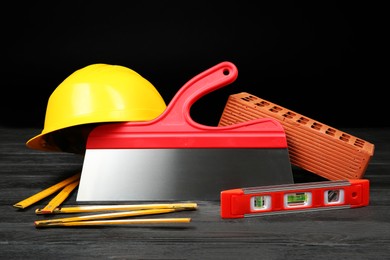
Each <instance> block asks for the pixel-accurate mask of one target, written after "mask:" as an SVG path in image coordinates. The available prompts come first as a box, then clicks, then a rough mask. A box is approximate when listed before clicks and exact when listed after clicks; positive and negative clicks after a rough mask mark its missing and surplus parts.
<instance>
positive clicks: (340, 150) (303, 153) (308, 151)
mask: <svg viewBox="0 0 390 260" xmlns="http://www.w3.org/2000/svg"><path fill="white" fill-rule="evenodd" d="M259 118H273V119H275V120H278V121H279V122H280V123H281V124H282V125H283V128H284V129H285V132H286V136H287V143H288V148H289V155H290V160H291V164H292V165H295V166H297V167H299V168H302V169H304V170H307V171H309V172H311V173H314V174H316V175H319V176H321V177H323V178H325V179H328V180H345V179H361V178H363V177H364V174H365V172H366V170H367V167H368V165H369V162H370V161H371V158H372V157H373V155H374V148H375V147H374V145H373V144H372V143H370V142H367V141H365V140H363V139H361V138H358V137H356V136H353V135H351V134H348V133H345V132H343V131H340V130H338V129H336V128H333V127H330V126H328V125H326V124H323V123H320V122H318V121H315V120H313V119H311V118H308V117H306V116H303V115H301V114H298V113H296V112H294V111H291V110H289V109H286V108H284V107H282V106H280V105H277V104H275V103H272V102H270V101H267V100H264V99H262V98H259V97H257V96H255V95H252V94H249V93H247V92H242V93H238V94H233V95H230V96H229V98H228V101H227V103H226V105H225V108H224V110H223V113H222V116H221V118H220V121H219V123H218V125H219V126H228V125H234V124H237V123H242V122H246V121H249V120H254V119H259Z"/></svg>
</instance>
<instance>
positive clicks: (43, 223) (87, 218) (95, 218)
mask: <svg viewBox="0 0 390 260" xmlns="http://www.w3.org/2000/svg"><path fill="white" fill-rule="evenodd" d="M150 206H151V205H150ZM157 206H158V205H157ZM151 207H152V206H151ZM195 208H196V207H183V208H181V207H170V208H168V207H167V208H147V209H141V210H130V211H116V212H107V213H102V214H93V215H90V214H89V215H84V216H75V217H67V218H55V219H45V220H37V221H35V222H34V225H35V226H36V227H52V226H83V225H102V224H106V225H107V224H116V225H120V224H139V223H164V221H167V220H162V219H142V220H141V221H143V222H139V221H138V222H137V221H136V220H135V221H134V220H128V219H125V220H123V218H126V217H137V216H146V215H155V214H166V213H172V212H178V211H184V210H193V209H195ZM105 210H107V209H105ZM113 219H114V220H113ZM115 219H116V220H115ZM118 219H122V220H118ZM108 220H111V222H109V221H108ZM189 220H190V219H189V218H171V219H170V221H169V222H170V223H175V222H176V223H182V222H189Z"/></svg>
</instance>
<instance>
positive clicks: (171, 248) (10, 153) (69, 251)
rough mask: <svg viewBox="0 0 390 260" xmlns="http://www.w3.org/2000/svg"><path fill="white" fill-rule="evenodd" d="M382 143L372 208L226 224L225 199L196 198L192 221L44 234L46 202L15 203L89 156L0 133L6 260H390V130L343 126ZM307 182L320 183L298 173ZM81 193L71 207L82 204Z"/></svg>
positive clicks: (9, 131) (1, 236)
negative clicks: (40, 224)
mask: <svg viewBox="0 0 390 260" xmlns="http://www.w3.org/2000/svg"><path fill="white" fill-rule="evenodd" d="M343 131H345V132H347V133H350V134H353V135H355V136H357V137H360V138H362V139H364V140H367V141H369V142H371V143H373V144H375V154H374V157H373V159H372V161H371V163H370V164H369V167H368V169H367V172H366V175H365V178H367V179H369V180H370V184H371V187H370V205H369V206H367V207H363V208H356V209H342V210H330V211H322V212H306V213H295V214H286V215H274V216H263V217H255V218H246V219H231V220H226V219H221V218H220V216H219V201H196V202H197V203H198V205H199V207H198V209H197V210H196V211H183V212H176V213H170V214H169V215H167V216H166V217H190V218H192V221H191V223H182V224H159V225H153V226H152V225H139V226H106V227H67V228H47V229H37V228H36V227H35V226H34V221H35V220H39V219H45V218H49V217H47V216H40V215H36V214H35V209H36V208H40V207H43V206H45V205H46V203H48V202H49V200H50V198H47V199H44V200H42V201H40V202H38V203H37V204H34V205H33V206H30V207H28V208H26V209H23V210H22V209H16V208H14V207H13V206H12V205H13V204H15V203H16V202H19V201H21V200H22V199H25V198H27V197H29V196H31V195H33V194H34V193H37V192H39V191H41V190H42V189H45V188H47V187H49V186H51V185H53V184H55V183H57V182H59V181H61V180H63V179H65V178H66V177H68V176H70V175H72V174H74V173H75V172H76V171H78V170H80V169H81V166H82V162H83V158H82V157H81V156H77V155H73V154H65V153H47V152H40V151H36V150H31V149H28V148H26V146H25V142H26V141H27V140H28V139H29V138H31V137H33V136H34V135H36V134H38V133H39V130H38V129H23V128H4V127H2V128H0V141H1V142H0V144H1V146H0V178H1V181H0V210H1V216H0V219H1V222H0V225H1V226H0V255H1V258H2V259H95V258H103V259H111V258H113V259H116V258H119V259H330V258H332V259H389V255H390V129H389V128H372V129H360V128H359V129H343ZM294 178H296V180H297V181H299V182H305V181H312V180H316V179H317V177H316V176H313V175H312V174H310V173H306V172H303V171H300V170H299V169H294ZM76 192H77V190H76V191H75V192H74V193H72V195H71V196H70V197H69V198H68V200H66V201H65V202H64V205H76V204H77V203H76Z"/></svg>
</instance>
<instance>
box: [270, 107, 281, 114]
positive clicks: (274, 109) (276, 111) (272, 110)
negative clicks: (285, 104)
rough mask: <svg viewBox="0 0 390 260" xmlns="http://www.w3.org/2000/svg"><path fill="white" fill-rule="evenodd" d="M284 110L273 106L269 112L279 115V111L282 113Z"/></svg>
mask: <svg viewBox="0 0 390 260" xmlns="http://www.w3.org/2000/svg"><path fill="white" fill-rule="evenodd" d="M281 110H282V109H281V108H280V107H277V106H273V107H271V108H270V109H269V111H271V112H274V113H278V112H279V111H281Z"/></svg>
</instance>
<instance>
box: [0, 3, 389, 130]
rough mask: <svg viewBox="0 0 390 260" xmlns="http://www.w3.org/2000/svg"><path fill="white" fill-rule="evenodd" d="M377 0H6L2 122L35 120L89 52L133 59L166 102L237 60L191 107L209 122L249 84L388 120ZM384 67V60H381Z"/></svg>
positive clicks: (261, 93) (266, 95)
mask: <svg viewBox="0 0 390 260" xmlns="http://www.w3.org/2000/svg"><path fill="white" fill-rule="evenodd" d="M382 10H383V7H381V6H372V5H370V6H367V3H364V2H362V3H360V4H359V3H357V2H348V1H335V2H328V1H326V2H321V3H317V2H316V3H315V4H314V3H312V2H309V1H308V2H306V3H305V2H303V3H302V2H299V3H293V2H289V1H288V2H273V3H272V4H270V3H268V1H263V2H258V1H149V0H148V1H46V2H45V1H43V2H42V1H26V2H23V3H21V2H18V1H14V2H12V3H10V2H9V3H8V4H3V7H2V13H3V15H2V16H1V27H2V30H1V33H2V37H1V38H2V40H1V42H2V47H1V48H2V65H3V66H2V67H3V68H2V74H3V77H2V78H3V82H2V90H1V91H2V94H1V107H2V118H1V125H3V126H10V127H14V126H17V127H38V128H42V127H43V123H44V116H45V110H46V105H47V100H48V98H49V96H50V94H51V93H52V92H53V90H54V89H55V88H56V87H57V86H58V85H59V84H60V83H61V82H62V81H63V80H64V79H65V78H66V77H68V76H69V75H70V74H71V73H73V72H74V71H76V70H78V69H80V68H82V67H85V66H87V65H90V64H94V63H107V64H117V65H122V66H125V67H128V68H131V69H133V70H135V71H137V72H138V73H139V74H141V75H142V76H143V77H144V78H146V79H148V80H149V81H150V82H151V83H152V84H153V85H154V86H155V87H156V88H157V90H158V91H159V92H160V94H161V95H162V96H163V98H164V100H165V101H166V103H169V101H170V100H171V98H172V97H173V96H174V94H175V93H176V92H177V91H178V89H179V88H180V87H181V86H183V85H184V84H185V83H186V82H187V81H188V80H189V79H191V78H192V77H194V76H196V75H197V74H199V73H200V72H202V71H204V70H206V69H208V68H210V67H212V66H214V65H216V64H217V63H219V62H222V61H231V62H233V63H234V64H235V65H236V66H237V68H238V71H239V75H238V79H237V80H236V81H235V82H234V83H233V84H231V85H229V86H227V87H224V88H222V89H219V90H217V91H215V92H213V93H210V94H209V95H207V96H205V97H203V98H202V99H200V100H199V102H197V103H196V104H195V105H194V106H193V108H192V110H191V113H192V114H193V118H194V119H195V120H196V121H198V122H200V123H204V124H208V125H216V124H217V122H218V120H219V117H220V115H221V113H222V110H223V107H224V105H225V103H226V101H227V98H228V96H229V95H230V94H235V93H239V92H242V91H245V92H249V93H251V94H253V95H256V96H258V97H261V98H263V99H265V100H268V101H270V102H273V103H276V104H278V105H280V106H283V107H285V108H288V109H290V110H292V111H295V112H297V113H300V114H303V115H305V116H307V117H310V118H312V119H314V120H317V121H319V122H322V123H324V124H327V125H329V126H332V127H336V128H342V127H382V126H390V123H389V119H388V117H387V111H388V108H387V107H388V106H387V94H386V92H387V91H386V85H388V81H387V79H386V77H385V74H384V73H385V72H384V71H385V69H384V68H385V66H387V59H386V58H385V56H384V52H383V51H382V49H381V46H382V44H383V39H385V36H386V34H387V29H386V30H381V29H380V27H381V26H382V25H383V23H382V22H381V21H380V20H381V19H383V18H382V17H383V16H381V15H380V14H379V13H380V12H381V11H382ZM386 72H387V71H386Z"/></svg>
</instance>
